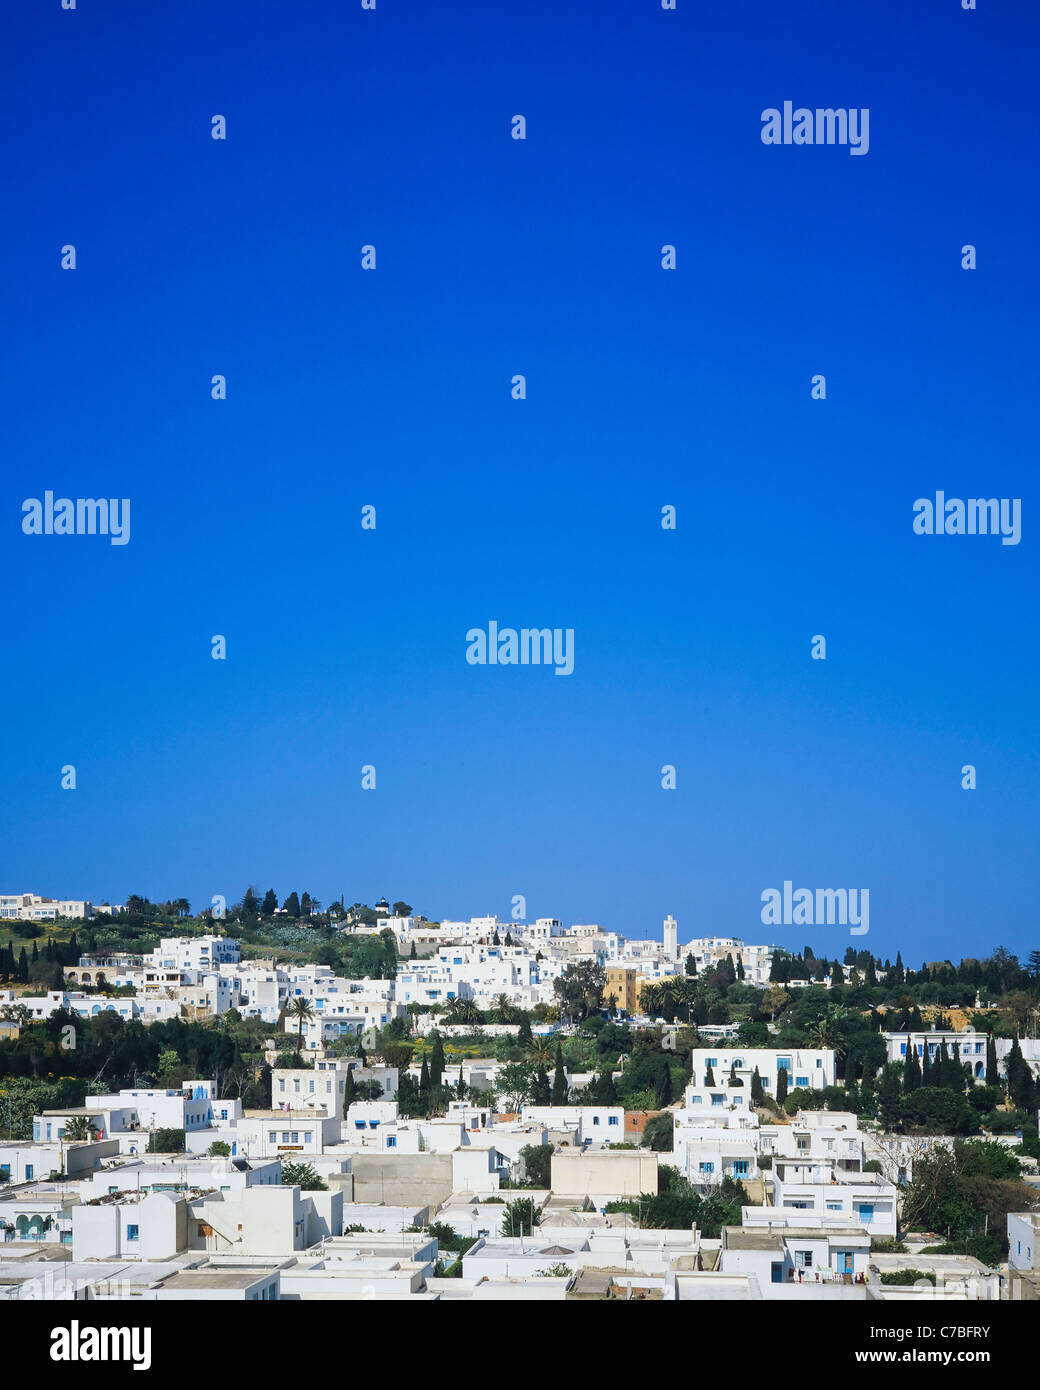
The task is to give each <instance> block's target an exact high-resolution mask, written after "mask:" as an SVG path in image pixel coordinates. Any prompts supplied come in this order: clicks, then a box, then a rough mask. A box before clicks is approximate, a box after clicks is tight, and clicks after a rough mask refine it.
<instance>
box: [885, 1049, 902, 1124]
mask: <svg viewBox="0 0 1040 1390" xmlns="http://www.w3.org/2000/svg"><path fill="white" fill-rule="evenodd" d="M904 1072H905V1069H904ZM902 1115H903V1097H902V1093H901V1091H900V1086H899V1071H898V1064H896V1065H895V1066H890V1067H886V1068H885V1070H884V1071H883V1073H882V1075H881V1088H880V1090H879V1091H878V1119H879V1121H880V1122H881V1125H882V1128H884V1129H888V1130H891V1129H894V1128H895V1126H896V1125H897V1124H899V1122H900V1120H901V1119H902Z"/></svg>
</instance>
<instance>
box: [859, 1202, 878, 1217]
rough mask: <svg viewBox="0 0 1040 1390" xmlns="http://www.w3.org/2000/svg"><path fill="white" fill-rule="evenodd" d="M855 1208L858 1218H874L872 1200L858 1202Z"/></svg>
mask: <svg viewBox="0 0 1040 1390" xmlns="http://www.w3.org/2000/svg"><path fill="white" fill-rule="evenodd" d="M856 1210H857V1213H858V1215H859V1219H860V1220H861V1221H873V1220H874V1203H873V1202H861V1203H860V1204H859V1206H858V1207H857V1209H856Z"/></svg>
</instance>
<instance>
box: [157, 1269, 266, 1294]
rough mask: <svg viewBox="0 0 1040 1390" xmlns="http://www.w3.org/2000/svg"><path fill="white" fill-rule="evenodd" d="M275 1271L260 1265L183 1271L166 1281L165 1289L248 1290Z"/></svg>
mask: <svg viewBox="0 0 1040 1390" xmlns="http://www.w3.org/2000/svg"><path fill="white" fill-rule="evenodd" d="M273 1272H274V1271H272V1270H271V1268H270V1266H265V1265H258V1266H257V1267H256V1268H254V1269H182V1270H181V1271H180V1272H179V1273H178V1274H172V1275H171V1276H170V1278H169V1279H164V1280H163V1283H162V1287H163V1288H164V1289H195V1290H197V1291H198V1292H200V1293H201V1292H202V1290H204V1289H248V1288H249V1286H250V1284H255V1283H256V1281H257V1280H258V1279H265V1278H267V1277H269V1276H270V1275H271V1274H272V1273H273Z"/></svg>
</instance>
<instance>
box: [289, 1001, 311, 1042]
mask: <svg viewBox="0 0 1040 1390" xmlns="http://www.w3.org/2000/svg"><path fill="white" fill-rule="evenodd" d="M285 1012H286V1014H287V1015H288V1017H289V1018H295V1019H298V1020H299V1028H298V1030H297V1033H296V1055H297V1057H299V1055H300V1048H301V1047H302V1046H303V1025H304V1024H305V1023H310V1022H311V1021H312V1020H313V1018H314V1008H313V1006H312V1004H311V1001H310V1000H309V999H305V998H304V997H303V996H302V995H300V996H299V997H297V998H296V999H293V1000H292V1001H291V1002H290V1004H289V1007H288V1008H287V1009H286V1011H285Z"/></svg>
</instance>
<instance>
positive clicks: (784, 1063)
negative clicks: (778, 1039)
mask: <svg viewBox="0 0 1040 1390" xmlns="http://www.w3.org/2000/svg"><path fill="white" fill-rule="evenodd" d="M776 1069H777V1071H790V1070H791V1059H790V1057H778V1058H777V1059H776Z"/></svg>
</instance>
